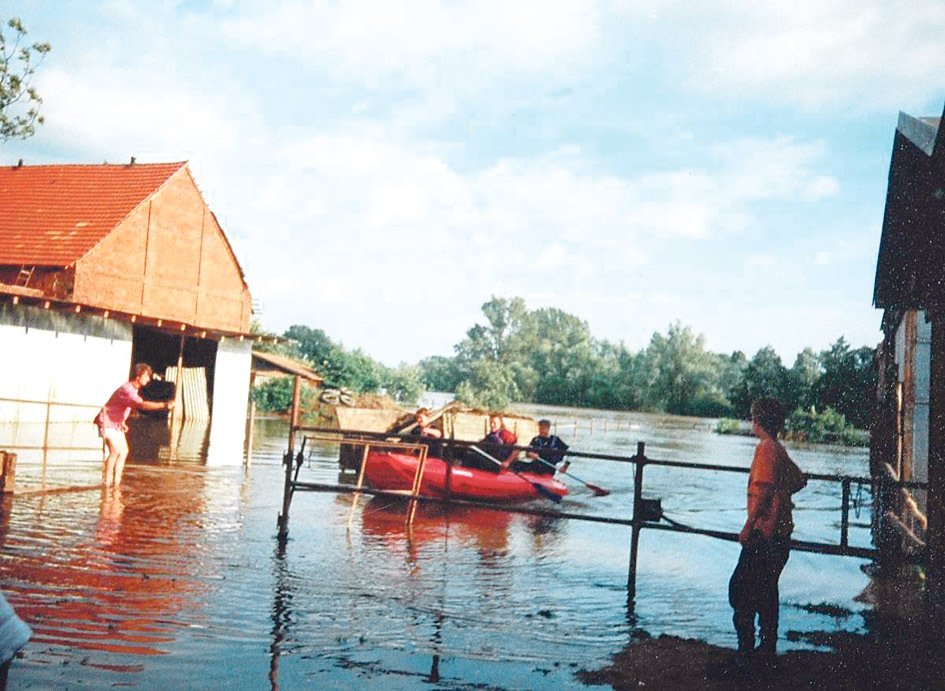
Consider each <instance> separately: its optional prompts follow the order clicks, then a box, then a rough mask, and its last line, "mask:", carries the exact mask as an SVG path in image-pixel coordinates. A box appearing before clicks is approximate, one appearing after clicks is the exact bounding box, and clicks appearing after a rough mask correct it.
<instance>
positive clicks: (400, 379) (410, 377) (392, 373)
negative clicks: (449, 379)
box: [384, 365, 426, 405]
mask: <svg viewBox="0 0 945 691" xmlns="http://www.w3.org/2000/svg"><path fill="white" fill-rule="evenodd" d="M384 388H386V389H387V394H388V395H389V396H391V398H393V399H394V400H395V401H398V402H399V403H404V404H408V405H415V404H416V403H417V400H419V398H420V396H421V395H422V394H423V392H424V390H425V389H426V387H425V386H424V383H423V378H422V372H421V370H420V367H419V366H416V365H412V366H411V365H401V366H400V367H397V368H396V369H391V370H388V371H387V373H386V375H385V378H384Z"/></svg>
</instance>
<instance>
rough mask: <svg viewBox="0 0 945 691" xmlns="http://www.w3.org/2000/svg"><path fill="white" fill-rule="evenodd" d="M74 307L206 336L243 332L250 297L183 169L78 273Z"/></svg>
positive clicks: (84, 260)
mask: <svg viewBox="0 0 945 691" xmlns="http://www.w3.org/2000/svg"><path fill="white" fill-rule="evenodd" d="M73 300H74V301H75V302H80V303H83V304H90V305H96V306H98V307H103V308H106V309H112V310H116V311H122V312H130V313H132V314H141V315H144V316H149V317H154V318H157V319H165V320H168V321H180V322H184V323H187V324H192V325H194V326H198V327H200V328H205V329H220V330H225V331H239V332H248V330H249V323H250V316H251V311H252V303H251V299H250V295H249V290H248V289H247V287H246V284H245V282H244V280H243V277H242V275H241V273H240V270H239V265H238V264H237V262H236V259H235V257H234V256H233V254H232V252H231V251H230V248H229V245H228V243H227V242H226V239H225V238H224V236H223V231H222V229H221V228H220V227H219V225H218V224H217V222H216V220H215V219H214V217H213V214H212V213H211V212H210V210H209V209H208V208H207V206H206V204H205V203H204V201H203V198H202V197H201V195H200V192H199V190H198V189H197V186H196V185H195V184H194V181H193V179H192V178H191V177H190V174H189V172H188V171H187V169H186V168H183V169H181V170H180V171H178V172H177V173H175V174H174V175H173V176H171V178H170V179H169V180H168V181H167V183H166V184H165V185H164V186H163V187H162V188H161V189H160V190H158V192H156V193H155V194H154V195H153V196H152V197H151V198H150V199H149V200H148V201H146V202H145V203H143V204H142V205H140V206H139V207H138V208H137V209H135V210H134V211H133V212H132V213H131V214H129V216H128V217H127V218H126V219H125V220H124V221H123V222H122V223H120V224H119V225H118V227H117V228H116V229H115V230H114V231H113V232H112V233H111V234H110V235H109V236H108V237H106V238H105V239H104V240H102V242H100V243H99V244H98V245H97V246H96V247H95V248H94V249H93V250H92V251H91V252H89V254H88V255H86V256H85V257H83V258H82V259H81V260H80V261H79V262H78V264H77V266H76V277H75V290H74V294H73Z"/></svg>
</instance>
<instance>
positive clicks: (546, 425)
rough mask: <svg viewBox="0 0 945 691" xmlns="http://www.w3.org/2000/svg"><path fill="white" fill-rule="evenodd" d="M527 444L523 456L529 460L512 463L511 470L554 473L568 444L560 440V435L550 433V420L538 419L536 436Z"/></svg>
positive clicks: (542, 473)
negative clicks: (526, 449)
mask: <svg viewBox="0 0 945 691" xmlns="http://www.w3.org/2000/svg"><path fill="white" fill-rule="evenodd" d="M528 445H529V447H531V448H530V449H529V450H528V451H526V452H525V457H526V458H528V459H529V460H528V461H516V462H515V463H513V464H512V470H514V471H516V472H519V473H521V472H527V473H534V474H536V475H554V474H555V471H556V466H557V464H558V463H560V462H561V459H563V458H564V454H565V452H566V451H567V450H568V445H567V444H565V443H564V442H563V441H561V437H558V436H557V435H554V434H552V433H551V421H550V420H539V421H538V436H537V437H534V438H533V439H532V440H531V441H530V442H529V443H528ZM531 449H535V450H534V451H532V450H531Z"/></svg>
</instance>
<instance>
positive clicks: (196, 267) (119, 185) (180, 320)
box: [0, 159, 252, 462]
mask: <svg viewBox="0 0 945 691" xmlns="http://www.w3.org/2000/svg"><path fill="white" fill-rule="evenodd" d="M251 316H252V300H251V296H250V292H249V288H248V286H247V284H246V280H245V278H244V275H243V271H242V269H241V267H240V265H239V262H238V261H237V259H236V256H235V254H234V252H233V249H232V247H231V246H230V243H229V241H228V240H227V238H226V236H225V235H224V233H223V230H222V228H221V227H220V224H219V223H218V221H217V218H216V216H215V215H214V214H213V212H211V211H210V209H209V208H208V207H207V205H206V203H205V201H204V199H203V196H202V195H201V192H200V190H199V189H198V187H197V184H196V183H195V181H194V179H193V176H192V175H191V172H190V170H189V168H188V166H187V164H186V163H185V162H175V163H152V164H142V163H136V162H135V160H134V159H131V162H130V163H128V164H125V165H116V164H102V165H40V166H28V165H23V164H22V162H20V163H19V164H18V165H15V166H6V167H2V168H0V339H2V341H3V343H4V350H3V357H2V358H0V448H6V449H9V450H16V451H18V452H19V453H20V454H21V456H26V457H30V456H36V455H42V457H43V459H44V460H45V459H46V458H47V457H48V456H49V455H50V454H51V453H53V452H56V453H55V454H53V455H55V456H57V457H63V456H65V457H76V456H79V457H84V458H88V457H89V447H90V446H94V445H96V444H98V446H99V448H100V443H99V442H97V440H96V439H94V438H93V439H91V440H89V439H88V435H89V434H92V436H93V437H94V428H92V426H91V425H86V426H84V427H76V426H75V425H72V427H70V425H69V423H74V422H76V421H85V422H87V421H89V420H91V418H92V416H93V415H94V412H95V410H97V408H98V407H99V406H101V405H102V403H103V402H104V401H105V400H106V399H107V397H108V396H109V394H110V393H111V392H112V391H113V390H114V389H115V387H116V386H118V384H120V383H121V382H122V381H125V380H127V378H128V375H129V372H130V370H131V367H132V365H133V363H135V362H142V361H143V362H147V363H149V364H150V365H151V366H152V367H153V368H154V370H155V372H157V373H159V374H165V375H167V376H168V378H169V379H175V378H176V379H177V381H178V382H179V383H180V384H181V385H180V386H178V387H177V392H178V393H177V395H178V396H181V395H182V390H183V389H184V388H185V386H184V384H185V380H186V381H187V382H190V383H189V384H188V385H187V388H189V389H190V391H191V396H193V397H195V399H194V400H196V401H197V404H195V405H193V406H190V407H191V410H192V413H191V416H194V415H196V411H197V410H198V409H199V408H200V406H199V405H198V404H199V403H200V400H199V399H201V397H202V398H203V403H204V404H205V406H206V410H207V413H208V415H209V421H208V425H207V426H208V429H207V435H208V437H209V445H210V449H211V450H214V448H215V449H216V451H217V453H215V454H211V456H213V457H215V458H217V459H219V460H221V461H225V462H232V461H233V460H234V458H235V459H236V460H241V458H242V443H243V438H244V434H245V419H246V404H247V399H248V393H249V373H250V359H251V336H250V320H251ZM194 382H196V383H194ZM184 403H185V404H186V403H187V401H184ZM179 407H180V408H181V410H180V411H178V410H177V409H175V414H177V415H179V414H181V413H182V414H183V415H184V416H187V415H188V413H187V408H188V406H187V405H184V406H179ZM132 448H134V445H133V447H132Z"/></svg>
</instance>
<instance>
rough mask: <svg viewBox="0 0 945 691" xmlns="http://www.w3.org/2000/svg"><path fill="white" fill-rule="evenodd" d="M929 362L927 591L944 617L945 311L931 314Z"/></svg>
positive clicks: (936, 311)
mask: <svg viewBox="0 0 945 691" xmlns="http://www.w3.org/2000/svg"><path fill="white" fill-rule="evenodd" d="M931 321H932V348H931V357H930V362H929V497H928V506H927V510H928V511H927V516H928V526H929V527H928V531H927V533H926V541H927V543H928V572H927V577H928V592H929V595H930V596H931V598H932V604H933V605H934V606H935V609H936V610H937V611H938V612H939V613H943V614H945V312H943V311H940V310H935V311H934V312H932V313H931Z"/></svg>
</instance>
